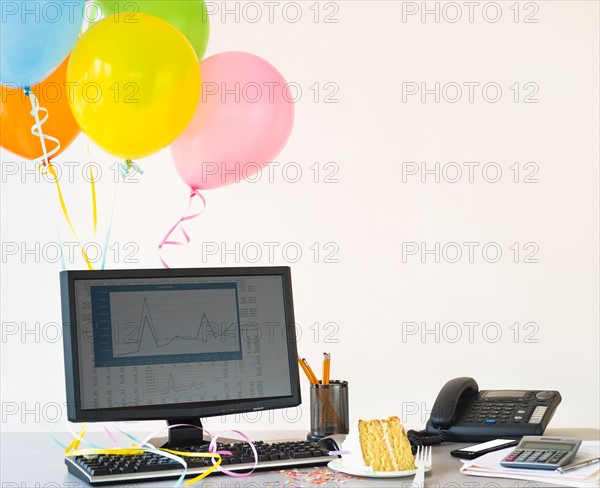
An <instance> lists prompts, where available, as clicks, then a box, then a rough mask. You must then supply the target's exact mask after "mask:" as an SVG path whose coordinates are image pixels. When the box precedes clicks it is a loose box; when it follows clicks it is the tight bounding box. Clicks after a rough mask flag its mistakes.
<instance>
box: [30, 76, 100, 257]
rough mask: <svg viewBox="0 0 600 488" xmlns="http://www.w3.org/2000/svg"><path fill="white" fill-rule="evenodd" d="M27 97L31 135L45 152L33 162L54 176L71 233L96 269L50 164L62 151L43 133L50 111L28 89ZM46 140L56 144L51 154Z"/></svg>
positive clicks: (58, 144) (58, 143) (52, 139)
mask: <svg viewBox="0 0 600 488" xmlns="http://www.w3.org/2000/svg"><path fill="white" fill-rule="evenodd" d="M25 95H27V96H28V97H29V101H30V102H31V112H30V114H31V115H33V117H34V119H35V124H34V125H33V126H32V127H31V133H32V134H33V135H34V136H36V137H39V139H40V144H41V146H42V151H43V154H42V156H40V157H39V158H37V159H35V160H34V161H33V162H34V164H39V165H40V170H41V171H42V172H43V173H44V171H45V170H42V169H41V168H42V167H44V168H47V171H48V173H50V175H51V176H52V179H53V180H54V183H56V191H57V193H58V199H59V200H60V206H61V208H62V212H63V214H64V216H65V218H66V219H67V223H68V224H69V227H70V229H71V232H72V233H73V235H74V236H75V239H77V243H78V244H79V247H80V248H81V253H82V254H83V259H84V260H85V262H86V264H87V267H88V269H94V267H93V266H92V263H91V262H90V259H89V258H88V256H87V254H86V252H85V250H84V249H83V246H82V245H81V244H80V243H79V238H78V237H77V232H75V227H74V226H73V222H72V221H71V217H69V212H68V211H67V205H66V204H65V199H64V197H63V194H62V191H61V188H60V183H59V182H58V175H57V174H56V169H55V168H54V166H53V164H52V163H51V162H50V157H51V156H53V155H54V154H56V153H57V152H58V151H59V150H60V141H59V140H58V139H57V138H56V137H52V136H48V135H45V134H44V133H43V131H42V125H43V124H44V123H45V122H46V121H47V120H48V110H46V109H45V108H43V107H40V104H39V102H38V99H37V97H36V96H35V94H34V93H33V92H31V90H29V89H28V88H26V89H25ZM40 112H44V117H43V118H42V119H41V120H40V116H39V113H40ZM46 140H49V141H52V142H55V143H56V147H55V148H54V149H52V151H50V152H48V150H47V149H46ZM44 174H46V173H44Z"/></svg>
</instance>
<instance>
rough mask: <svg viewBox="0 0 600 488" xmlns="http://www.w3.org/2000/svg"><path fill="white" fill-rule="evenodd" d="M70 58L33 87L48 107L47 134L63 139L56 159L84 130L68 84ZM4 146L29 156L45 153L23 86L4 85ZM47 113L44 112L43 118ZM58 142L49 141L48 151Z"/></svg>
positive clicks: (0, 104) (0, 133)
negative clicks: (33, 128)
mask: <svg viewBox="0 0 600 488" xmlns="http://www.w3.org/2000/svg"><path fill="white" fill-rule="evenodd" d="M68 63H69V57H68V56H67V58H66V59H65V60H64V61H63V62H62V64H61V65H60V66H59V67H58V68H56V71H54V73H52V74H51V75H50V76H49V77H48V78H46V79H45V80H44V81H42V82H41V83H38V84H37V85H34V86H33V87H31V91H32V92H33V93H35V96H36V97H37V98H38V100H39V104H40V107H42V108H45V109H46V110H48V120H47V121H46V122H45V123H44V125H42V132H43V133H44V134H45V135H48V136H52V137H56V138H57V139H58V140H59V141H60V150H59V151H58V152H57V153H56V154H54V155H53V156H52V158H51V159H53V158H56V156H58V155H59V154H60V153H61V152H63V151H64V150H65V149H66V148H67V147H69V145H70V144H71V143H72V142H73V141H74V140H75V138H76V137H77V136H78V135H79V133H80V132H81V129H80V128H79V126H78V125H77V122H75V118H74V117H73V114H72V113H71V109H70V108H69V101H68V98H69V94H70V93H69V90H68V87H67V85H66V83H65V80H66V78H67V65H68ZM0 88H1V91H0V96H1V99H0V146H2V147H3V148H5V149H8V150H9V151H11V152H13V153H15V154H16V155H18V156H21V157H22V158H25V159H37V158H39V157H40V156H42V154H43V151H42V146H41V144H40V139H39V137H36V136H34V135H33V134H32V133H31V126H33V125H34V123H35V119H34V118H33V115H31V113H30V112H31V102H30V101H29V97H27V96H26V95H25V92H24V91H23V90H22V89H21V88H16V87H11V86H5V85H0ZM43 115H44V113H43V112H40V118H41V117H43ZM54 147H55V143H54V142H51V141H48V140H47V141H46V150H47V151H48V152H50V151H51V150H52V149H54Z"/></svg>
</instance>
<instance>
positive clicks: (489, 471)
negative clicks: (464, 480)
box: [460, 441, 600, 488]
mask: <svg viewBox="0 0 600 488" xmlns="http://www.w3.org/2000/svg"><path fill="white" fill-rule="evenodd" d="M513 450H514V447H509V448H507V449H502V450H501V451H495V452H491V453H489V454H486V455H484V456H481V457H479V458H477V459H472V460H464V461H463V465H462V467H461V468H460V472H461V473H464V474H468V475H472V476H489V477H493V478H512V479H519V480H527V481H538V482H543V483H551V484H557V485H565V486H572V487H574V488H598V487H600V464H598V463H596V464H592V465H590V466H584V467H583V468H579V469H575V470H573V471H568V472H566V473H564V474H561V473H557V472H556V471H545V470H541V469H519V468H505V467H504V466H501V465H500V461H501V460H502V459H503V458H504V457H505V456H506V455H507V454H509V453H510V452H511V451H513ZM599 454H600V441H583V442H582V443H581V447H580V448H579V451H578V452H577V455H576V456H575V458H574V459H573V460H572V461H571V462H572V463H578V462H581V461H585V460H586V459H590V458H594V457H598V455H599Z"/></svg>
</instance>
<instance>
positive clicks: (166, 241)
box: [158, 188, 206, 269]
mask: <svg viewBox="0 0 600 488" xmlns="http://www.w3.org/2000/svg"><path fill="white" fill-rule="evenodd" d="M194 197H198V198H199V199H200V200H201V201H202V205H203V207H202V210H200V211H199V212H196V213H194V214H191V215H188V212H189V211H190V208H191V207H192V203H194ZM204 210H206V200H205V199H204V197H203V196H202V194H201V193H200V192H199V191H198V190H195V189H194V188H191V189H190V201H189V202H188V206H187V208H186V209H185V212H184V213H183V216H182V217H181V218H180V219H179V220H178V221H177V223H176V224H175V225H174V226H173V227H171V229H170V230H169V232H167V234H166V235H165V237H163V240H162V241H161V243H160V244H159V245H158V258H159V259H160V262H161V263H162V265H163V266H164V267H165V268H167V269H169V268H170V266H169V265H168V264H167V262H166V261H165V260H164V259H163V258H162V256H161V255H160V251H161V250H162V248H163V247H164V246H187V245H188V244H189V243H190V241H191V239H190V236H189V235H188V233H187V232H186V230H185V228H184V227H183V223H184V222H186V221H187V220H193V219H195V218H197V217H199V216H200V214H202V213H203V212H204ZM177 229H180V230H181V234H182V235H183V237H184V239H185V241H172V240H169V238H170V237H171V236H172V235H173V232H175V231H176V230H177Z"/></svg>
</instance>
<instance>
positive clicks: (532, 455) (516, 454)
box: [500, 435, 581, 469]
mask: <svg viewBox="0 0 600 488" xmlns="http://www.w3.org/2000/svg"><path fill="white" fill-rule="evenodd" d="M580 445H581V440H580V439H570V438H567V437H544V436H533V435H528V436H524V437H523V438H522V439H521V442H519V445H518V446H517V447H516V448H515V450H514V451H513V452H511V453H510V454H509V455H508V456H506V457H505V458H504V459H503V460H502V461H500V464H501V465H502V466H506V467H507V468H532V469H557V468H560V467H561V466H564V465H565V464H567V463H569V462H570V461H571V460H572V459H573V458H574V457H575V454H576V453H577V450H578V449H579V446H580Z"/></svg>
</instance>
